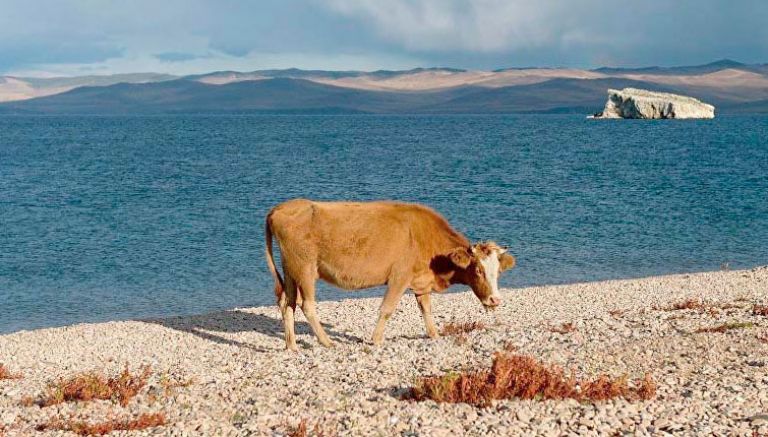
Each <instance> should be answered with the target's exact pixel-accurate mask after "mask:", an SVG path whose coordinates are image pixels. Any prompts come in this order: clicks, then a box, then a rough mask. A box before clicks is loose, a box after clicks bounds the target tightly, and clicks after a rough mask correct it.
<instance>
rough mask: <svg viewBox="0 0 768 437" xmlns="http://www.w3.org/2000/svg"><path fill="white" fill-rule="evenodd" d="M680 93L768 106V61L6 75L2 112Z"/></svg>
mask: <svg viewBox="0 0 768 437" xmlns="http://www.w3.org/2000/svg"><path fill="white" fill-rule="evenodd" d="M630 86H631V87H635V88H645V89H650V90H657V91H667V92H673V93H680V94H686V95H690V96H693V97H696V98H699V99H701V100H703V101H705V102H708V103H712V104H714V105H715V106H716V107H717V110H718V112H720V113H728V112H732V113H733V112H750V113H751V112H757V113H759V112H768V64H758V65H747V64H742V63H739V62H736V61H731V60H721V61H717V62H713V63H710V64H706V65H698V66H684V67H647V68H607V67H604V68H597V69H594V70H579V69H563V68H511V69H503V70H495V71H469V70H460V69H451V68H417V69H413V70H406V71H389V70H380V71H373V72H365V71H322V70H298V69H286V70H259V71H252V72H236V71H219V72H213V73H208V74H199V75H192V76H183V77H179V76H172V75H166V74H157V73H136V74H122V75H112V76H81V77H62V78H45V79H40V78H22V77H12V76H0V102H1V103H0V114H162V113H254V112H255V113H318V114H329V113H384V114H391V113H426V114H430V113H435V114H436V113H558V112H578V113H592V112H595V111H597V110H599V109H601V108H602V106H603V104H604V103H605V99H606V90H607V89H608V88H624V87H630Z"/></svg>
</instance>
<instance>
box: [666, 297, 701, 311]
mask: <svg viewBox="0 0 768 437" xmlns="http://www.w3.org/2000/svg"><path fill="white" fill-rule="evenodd" d="M707 307H708V305H706V304H705V303H704V302H702V301H700V300H698V299H686V300H684V301H681V302H677V303H674V304H672V305H671V306H670V307H669V308H667V309H665V311H680V310H700V311H704V310H706V309H707Z"/></svg>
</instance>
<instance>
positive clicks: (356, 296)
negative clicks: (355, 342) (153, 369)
mask: <svg viewBox="0 0 768 437" xmlns="http://www.w3.org/2000/svg"><path fill="white" fill-rule="evenodd" d="M762 267H768V265H762V264H756V265H752V266H747V267H742V268H738V269H733V270H730V269H728V270H723V269H717V270H711V269H710V270H707V269H694V270H687V271H683V272H665V273H660V274H655V275H650V276H627V277H617V278H606V279H596V280H587V279H585V280H574V281H554V282H542V283H536V284H525V285H521V286H519V287H509V286H507V287H502V288H501V290H502V291H505V292H506V291H514V290H525V289H529V288H549V287H563V286H577V285H583V284H603V283H610V282H615V281H635V280H643V279H650V278H664V277H668V276H681V275H697V274H702V273H718V272H729V271H741V270H743V271H749V270H754V269H760V268H762ZM512 275H514V271H513V272H512ZM318 282H322V281H318ZM323 285H324V286H327V287H332V288H334V290H336V291H337V292H339V293H340V295H341V296H344V297H341V298H328V299H325V298H324V294H323V293H322V292H319V293H318V295H317V298H318V299H319V300H318V304H322V303H328V302H345V301H357V300H361V299H381V298H382V296H383V295H384V291H385V290H386V288H385V287H382V288H381V290H379V291H378V292H376V291H374V290H375V288H370V289H363V290H341V289H338V288H335V287H333V286H331V285H329V284H327V283H325V284H323ZM270 287H271V285H270ZM268 292H269V295H270V296H274V294H273V293H272V290H271V289H270V290H269V291H268ZM464 292H470V290H469V288H467V287H466V286H453V287H451V288H449V289H448V290H447V291H446V292H445V294H444V295H452V294H460V293H464ZM372 293H376V294H375V295H373V296H369V295H364V294H372ZM409 293H410V295H411V296H412V295H413V294H412V292H411V291H407V292H406V293H405V296H408V295H409ZM436 296H440V295H439V294H436ZM436 298H438V299H439V297H436ZM257 308H274V309H275V311H278V310H277V305H276V304H271V303H270V304H257V305H250V306H242V307H241V306H234V307H226V308H218V309H216V308H214V309H211V310H206V311H204V312H197V311H192V312H184V313H180V314H165V315H162V314H159V315H149V316H146V317H136V318H119V319H112V318H108V317H105V318H104V319H95V320H83V321H76V322H71V323H63V324H57V325H51V326H39V327H29V328H21V329H16V330H13V331H2V330H0V337H2V336H7V335H13V334H17V333H22V332H35V331H41V330H46V329H61V328H71V327H76V326H80V325H98V324H103V323H113V322H148V321H156V320H164V319H177V318H189V317H202V316H206V315H210V314H216V313H221V312H228V311H237V310H243V309H257ZM298 311H299V312H300V310H298Z"/></svg>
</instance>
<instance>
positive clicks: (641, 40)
mask: <svg viewBox="0 0 768 437" xmlns="http://www.w3.org/2000/svg"><path fill="white" fill-rule="evenodd" d="M766 19H768V2H764V1H763V0H740V1H739V2H733V1H727V0H695V1H694V0H677V1H669V0H645V1H641V2H618V1H615V0H611V1H608V0H580V1H579V2H578V3H577V4H576V3H575V2H570V1H565V0H559V1H558V0H537V1H535V2H533V1H530V0H528V1H522V0H290V1H284V0H259V1H251V0H226V1H215V0H165V1H162V2H157V1H156V0H132V1H130V2H128V1H111V2H107V1H95V0H35V1H34V2H33V1H29V0H3V6H2V12H1V13H0V73H9V72H10V73H14V74H16V73H19V72H33V73H35V74H78V72H80V71H83V70H84V69H87V70H92V71H103V72H105V73H107V72H115V73H118V72H129V71H139V70H141V71H150V70H151V71H158V72H169V73H177V74H187V73H190V72H194V73H200V72H203V71H205V70H204V69H212V70H222V69H244V70H254V69H261V68H287V67H304V68H307V67H309V68H319V69H331V68H334V69H335V68H340V69H359V68H363V67H365V68H366V69H374V70H375V69H379V68H381V69H395V68H411V67H417V66H423V67H428V66H447V67H458V68H468V69H494V68H503V67H513V66H532V65H538V66H576V67H594V66H600V65H603V64H612V65H616V64H620V65H628V66H637V65H653V64H661V65H680V64H685V63H689V64H690V63H702V62H709V61H712V60H714V59H718V58H724V57H729V58H734V59H737V60H741V61H745V62H765V61H766V60H768V26H765V24H764V23H765V22H766Z"/></svg>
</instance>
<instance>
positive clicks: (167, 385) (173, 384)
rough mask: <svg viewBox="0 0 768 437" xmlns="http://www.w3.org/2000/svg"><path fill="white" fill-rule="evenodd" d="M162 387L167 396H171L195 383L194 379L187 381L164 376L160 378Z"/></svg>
mask: <svg viewBox="0 0 768 437" xmlns="http://www.w3.org/2000/svg"><path fill="white" fill-rule="evenodd" d="M159 383H160V387H162V388H163V392H165V394H166V396H167V395H170V394H171V393H172V392H173V391H174V390H175V389H177V388H186V387H189V386H190V385H192V384H194V383H195V379H194V378H187V379H173V378H171V377H169V376H168V375H162V376H161V377H160V381H159Z"/></svg>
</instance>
